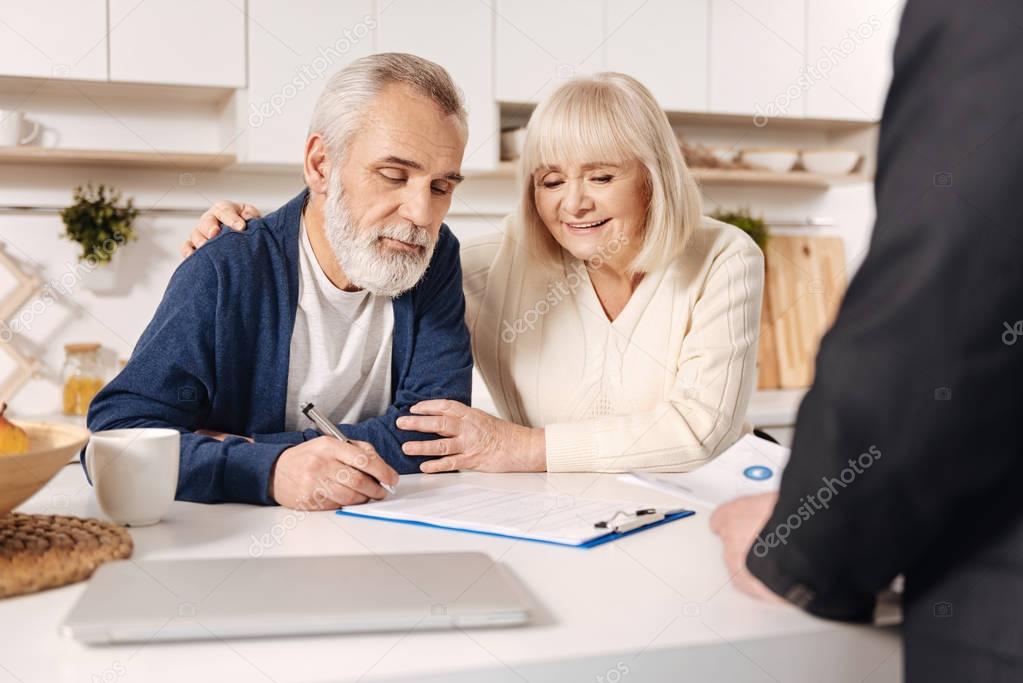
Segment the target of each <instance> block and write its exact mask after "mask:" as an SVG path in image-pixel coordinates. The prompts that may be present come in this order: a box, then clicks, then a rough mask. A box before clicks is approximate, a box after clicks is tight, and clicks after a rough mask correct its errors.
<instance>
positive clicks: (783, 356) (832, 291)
mask: <svg viewBox="0 0 1023 683" xmlns="http://www.w3.org/2000/svg"><path fill="white" fill-rule="evenodd" d="M766 262H767V266H766V279H765V286H766V293H767V300H768V305H767V307H766V308H765V314H766V315H765V316H764V317H766V318H767V320H766V323H761V329H763V327H764V325H765V324H766V325H767V327H769V328H770V327H773V332H774V334H773V338H774V345H775V352H776V358H777V377H778V386H779V387H781V388H783V389H787V388H794V387H806V386H809V385H810V384H811V383H812V382H813V370H814V361H815V359H816V357H817V347H818V346H819V345H820V340H821V337H822V336H824V333H825V332H826V331H827V329H828V328H829V327H830V326H831V323H832V322H834V319H835V314H836V313H837V312H838V305H839V303H840V302H841V300H842V296H843V295H844V294H845V288H846V265H845V249H844V248H843V245H842V238H841V237H803V236H783V235H772V236H771V239H770V241H769V242H768V243H767V258H766ZM762 315H763V314H762ZM763 348H764V347H763V345H761V349H763ZM761 372H763V370H761Z"/></svg>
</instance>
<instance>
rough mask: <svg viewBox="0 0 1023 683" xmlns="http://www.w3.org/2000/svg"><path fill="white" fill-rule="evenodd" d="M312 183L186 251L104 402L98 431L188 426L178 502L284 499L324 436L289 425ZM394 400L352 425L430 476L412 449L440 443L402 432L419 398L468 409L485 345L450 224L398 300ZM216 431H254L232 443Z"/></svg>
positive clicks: (94, 417)
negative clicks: (284, 458) (297, 449)
mask: <svg viewBox="0 0 1023 683" xmlns="http://www.w3.org/2000/svg"><path fill="white" fill-rule="evenodd" d="M307 194H308V190H306V191H303V192H302V193H301V194H299V195H298V196H297V197H295V198H294V199H292V200H291V201H289V202H288V203H287V204H285V205H284V206H283V207H281V208H280V209H279V210H277V211H275V212H274V213H272V214H270V215H268V216H266V217H265V218H262V219H258V220H253V221H249V223H248V228H247V229H246V230H245V231H244V232H235V231H233V230H229V229H226V228H224V229H223V234H222V235H221V236H219V237H217V238H216V239H214V240H211V241H210V242H209V243H208V244H207V245H205V246H203V248H202V249H200V250H199V251H197V252H196V253H195V254H193V255H192V256H190V257H189V258H187V259H185V261H184V262H182V263H181V265H180V266H178V269H177V270H176V271H175V273H174V275H173V276H172V277H171V280H170V284H169V285H168V286H167V291H166V292H165V293H164V296H163V301H162V302H161V303H160V306H159V308H158V309H157V311H156V314H155V316H154V317H153V320H152V321H151V322H150V323H149V325H148V327H146V329H145V331H144V332H143V333H142V337H141V338H140V339H139V342H138V344H137V346H136V347H135V350H134V352H133V353H132V356H131V360H130V361H129V362H128V364H127V366H126V367H125V368H124V369H123V370H122V371H121V373H120V374H119V375H118V376H117V377H116V378H115V379H114V380H113V381H112V382H110V384H108V385H107V386H106V387H105V388H104V389H103V390H102V391H101V392H100V393H99V394H98V395H97V396H96V398H95V399H94V400H93V402H92V405H91V406H90V408H89V418H88V424H89V429H91V430H93V431H100V430H104V429H117V428H122V427H171V428H174V429H177V430H178V431H180V432H181V468H180V475H179V477H178V489H177V498H178V499H179V500H189V501H196V502H205V503H215V502H229V501H230V502H243V503H260V504H273V503H274V500H273V498H272V497H271V495H270V491H269V479H270V472H271V470H272V468H273V465H274V463H275V462H276V461H277V457H278V456H279V455H280V454H281V452H282V451H284V450H285V449H286V448H288V447H289V446H292V445H294V444H297V443H301V442H302V441H304V440H307V439H310V438H314V437H316V436H319V433H318V432H316V431H315V430H313V429H309V430H307V431H305V432H284V431H283V430H284V411H285V406H286V403H287V388H288V362H289V353H290V347H291V331H292V328H293V327H294V324H295V310H296V308H297V307H298V262H299V255H298V249H299V243H298V239H299V225H300V221H301V214H302V208H303V206H304V204H305V200H306V196H307ZM393 305H394V338H393V342H392V344H393V346H392V352H391V376H392V385H391V392H392V405H391V406H390V407H389V408H388V409H387V412H386V413H385V414H383V415H381V416H379V417H375V418H372V419H368V420H365V421H363V422H359V423H357V424H342V425H339V427H340V428H341V431H342V432H344V434H345V435H346V436H348V437H349V438H352V439H359V440H363V441H368V442H370V443H371V444H373V446H374V447H375V448H376V449H377V452H379V453H380V455H381V456H382V457H383V458H384V460H386V461H387V462H388V463H389V464H390V465H391V466H392V467H394V468H395V469H396V470H397V471H398V472H399V473H409V472H418V471H419V463H421V462H423V460H424V459H423V458H409V457H407V456H405V455H404V454H403V453H402V452H401V444H402V443H403V442H405V441H408V440H410V439H424V438H436V437H433V436H431V435H424V434H420V433H417V432H407V431H402V430H399V429H398V428H397V427H396V426H395V420H396V419H397V417H398V416H399V415H407V414H409V408H410V407H411V406H412V405H413V404H415V403H416V402H418V401H422V400H425V399H430V398H450V399H455V400H457V401H462V402H463V403H466V404H468V403H469V402H470V392H471V386H472V377H471V374H472V353H471V351H470V346H469V332H468V330H467V329H466V327H465V320H464V318H465V299H464V297H463V294H462V270H461V264H460V262H459V256H458V240H457V239H456V238H455V236H454V235H453V234H452V233H451V231H450V230H449V229H448V227H447V226H441V230H440V237H439V239H438V242H437V248H436V249H435V251H434V254H433V259H432V260H431V262H430V267H429V268H428V269H427V271H426V274H425V275H424V276H423V279H422V280H421V281H420V282H419V283H418V284H417V285H416V286H415V287H414V288H413V289H412V290H410V291H408V292H406V293H404V294H402V295H401V296H399V297H396V298H395V299H394V304H393ZM197 429H210V430H215V431H221V432H227V433H229V434H241V435H251V436H252V437H253V438H254V439H255V441H256V443H253V444H250V443H248V442H247V441H245V440H244V439H239V438H228V439H226V440H225V441H223V442H221V441H217V440H216V439H213V438H210V437H205V436H200V435H198V434H195V433H194V431H195V430H197Z"/></svg>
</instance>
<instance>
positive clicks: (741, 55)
mask: <svg viewBox="0 0 1023 683" xmlns="http://www.w3.org/2000/svg"><path fill="white" fill-rule="evenodd" d="M805 4H806V3H805V0H711V3H710V8H711V19H710V26H711V31H710V111H711V112H713V113H721V114H750V115H760V116H767V117H771V116H790V117H802V116H803V113H804V109H805V98H804V89H803V88H802V87H801V85H800V78H801V76H802V71H803V65H804V59H805V54H806V46H805V43H806V38H805V34H804V27H805V24H806V21H805V19H806V16H805V12H806V7H805Z"/></svg>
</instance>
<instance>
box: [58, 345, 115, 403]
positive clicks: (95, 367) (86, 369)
mask: <svg viewBox="0 0 1023 683" xmlns="http://www.w3.org/2000/svg"><path fill="white" fill-rule="evenodd" d="M99 350H100V345H99V344H67V345H65V346H64V353H65V360H64V369H63V370H61V373H60V379H61V383H62V384H63V386H64V414H65V415H83V416H84V415H86V414H87V413H88V412H89V403H91V402H92V399H93V397H94V396H96V394H98V393H99V390H100V389H102V388H103V385H104V384H105V383H106V378H107V373H106V370H105V368H104V365H103V362H102V360H101V359H100V354H99Z"/></svg>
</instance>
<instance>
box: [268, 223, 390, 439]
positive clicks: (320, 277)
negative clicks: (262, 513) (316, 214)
mask: <svg viewBox="0 0 1023 683" xmlns="http://www.w3.org/2000/svg"><path fill="white" fill-rule="evenodd" d="M299 245H300V247H299V267H298V282H299V286H298V287H299V289H298V292H299V293H298V309H297V310H296V311H295V329H294V330H293V332H292V334H291V353H290V362H289V366H288V405H287V409H286V412H285V419H284V428H285V429H286V430H288V431H301V430H304V429H306V428H308V427H312V423H311V422H310V421H309V419H308V418H307V417H306V416H305V415H303V414H302V410H301V407H302V405H304V404H305V403H306V402H309V401H312V402H313V403H314V404H315V405H316V407H317V408H319V409H320V410H321V411H323V414H324V415H326V416H327V417H329V418H330V419H331V421H332V422H334V423H339V422H349V423H351V422H360V421H362V420H365V419H368V418H371V417H377V416H379V415H383V414H384V412H385V411H386V410H387V408H388V406H389V405H390V403H391V337H392V333H393V332H394V309H393V308H392V302H391V299H390V298H389V297H385V296H376V295H374V294H370V293H369V292H367V291H365V290H362V291H359V292H346V291H344V290H341V289H338V288H337V287H335V286H334V285H333V283H331V281H330V280H329V279H327V276H326V274H325V273H324V272H323V269H322V268H320V264H319V263H318V262H317V261H316V255H315V254H314V253H313V245H312V243H311V242H310V241H309V235H308V233H307V232H306V226H305V221H302V226H301V234H300V235H299Z"/></svg>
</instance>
